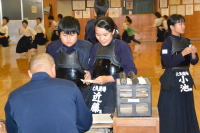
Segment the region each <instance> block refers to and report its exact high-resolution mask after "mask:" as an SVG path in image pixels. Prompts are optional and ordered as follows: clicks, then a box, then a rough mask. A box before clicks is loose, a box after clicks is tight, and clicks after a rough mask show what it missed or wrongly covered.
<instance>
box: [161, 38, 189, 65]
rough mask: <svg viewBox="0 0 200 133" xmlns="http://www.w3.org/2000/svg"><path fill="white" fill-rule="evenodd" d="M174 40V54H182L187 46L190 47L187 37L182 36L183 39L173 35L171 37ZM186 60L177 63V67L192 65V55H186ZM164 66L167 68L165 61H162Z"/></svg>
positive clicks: (172, 52)
mask: <svg viewBox="0 0 200 133" xmlns="http://www.w3.org/2000/svg"><path fill="white" fill-rule="evenodd" d="M170 38H171V41H172V51H171V54H172V56H175V55H178V54H180V53H181V52H182V51H183V50H184V49H185V48H186V47H189V44H188V42H187V40H186V39H185V38H182V39H181V40H177V39H175V38H173V37H170ZM184 58H185V60H184V61H182V62H181V63H180V64H178V65H177V67H175V68H189V66H190V55H189V54H188V55H185V56H184ZM162 66H163V68H166V66H165V65H164V63H163V62H162Z"/></svg>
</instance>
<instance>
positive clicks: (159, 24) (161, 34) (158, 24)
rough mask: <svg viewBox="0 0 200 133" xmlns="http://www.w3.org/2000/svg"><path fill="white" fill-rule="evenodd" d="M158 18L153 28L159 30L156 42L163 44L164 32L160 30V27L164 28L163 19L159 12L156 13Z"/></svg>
mask: <svg viewBox="0 0 200 133" xmlns="http://www.w3.org/2000/svg"><path fill="white" fill-rule="evenodd" d="M154 15H155V16H156V17H157V18H156V19H155V20H154V24H153V25H152V27H156V28H157V40H156V42H163V41H164V30H160V28H159V27H162V22H163V18H162V16H161V14H160V13H159V12H155V14H154Z"/></svg>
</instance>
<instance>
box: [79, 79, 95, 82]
mask: <svg viewBox="0 0 200 133" xmlns="http://www.w3.org/2000/svg"><path fill="white" fill-rule="evenodd" d="M81 81H82V82H90V83H92V82H93V80H83V79H81Z"/></svg>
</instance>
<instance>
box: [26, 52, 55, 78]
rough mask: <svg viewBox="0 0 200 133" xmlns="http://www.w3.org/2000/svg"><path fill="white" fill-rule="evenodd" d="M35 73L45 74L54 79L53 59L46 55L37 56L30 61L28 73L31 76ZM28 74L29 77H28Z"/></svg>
mask: <svg viewBox="0 0 200 133" xmlns="http://www.w3.org/2000/svg"><path fill="white" fill-rule="evenodd" d="M37 72H46V73H48V74H49V75H50V76H51V77H55V63H54V59H53V58H52V57H51V56H50V55H49V54H47V53H42V54H37V55H35V56H34V57H32V58H31V60H30V71H29V73H30V74H31V77H32V74H34V73H37ZM30 74H29V75H30Z"/></svg>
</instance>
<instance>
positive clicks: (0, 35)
mask: <svg viewBox="0 0 200 133" xmlns="http://www.w3.org/2000/svg"><path fill="white" fill-rule="evenodd" d="M8 22H9V18H8V17H3V24H2V25H0V44H2V46H3V47H8V46H9V45H8V39H9V36H8V26H7V24H8Z"/></svg>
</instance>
